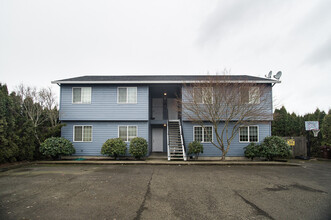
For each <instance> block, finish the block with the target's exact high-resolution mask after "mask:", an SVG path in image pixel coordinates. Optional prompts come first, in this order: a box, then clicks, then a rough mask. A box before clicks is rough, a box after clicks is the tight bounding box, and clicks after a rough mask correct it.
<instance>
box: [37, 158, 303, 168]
mask: <svg viewBox="0 0 331 220" xmlns="http://www.w3.org/2000/svg"><path fill="white" fill-rule="evenodd" d="M36 163H37V164H95V165H199V166H200V165H220V166H230V165H231V166H235V165H240V166H256V165H262V166H301V164H299V163H293V162H278V161H173V160H172V161H168V160H157V159H154V160H60V161H37V162H36Z"/></svg>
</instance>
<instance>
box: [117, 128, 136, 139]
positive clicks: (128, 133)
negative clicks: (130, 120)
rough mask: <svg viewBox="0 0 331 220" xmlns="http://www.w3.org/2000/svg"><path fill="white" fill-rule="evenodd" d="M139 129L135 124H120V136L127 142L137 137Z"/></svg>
mask: <svg viewBox="0 0 331 220" xmlns="http://www.w3.org/2000/svg"><path fill="white" fill-rule="evenodd" d="M137 130H138V129H137V126H135V125H128V126H127V125H125V126H118V137H119V138H121V139H122V140H123V141H126V142H127V141H131V140H132V139H133V138H135V137H137Z"/></svg>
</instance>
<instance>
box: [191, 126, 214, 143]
mask: <svg viewBox="0 0 331 220" xmlns="http://www.w3.org/2000/svg"><path fill="white" fill-rule="evenodd" d="M198 127H199V128H202V141H201V142H200V143H211V141H209V142H205V140H204V139H205V135H204V133H205V132H204V130H205V129H204V127H202V126H200V125H194V126H193V141H195V133H194V130H195V128H198ZM205 127H211V140H212V141H213V140H214V126H212V125H206V126H205Z"/></svg>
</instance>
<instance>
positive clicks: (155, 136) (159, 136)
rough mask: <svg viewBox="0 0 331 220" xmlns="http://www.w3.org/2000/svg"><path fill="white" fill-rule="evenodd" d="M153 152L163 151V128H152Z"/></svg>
mask: <svg viewBox="0 0 331 220" xmlns="http://www.w3.org/2000/svg"><path fill="white" fill-rule="evenodd" d="M152 152H163V128H152Z"/></svg>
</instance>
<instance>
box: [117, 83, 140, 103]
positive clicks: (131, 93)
mask: <svg viewBox="0 0 331 220" xmlns="http://www.w3.org/2000/svg"><path fill="white" fill-rule="evenodd" d="M117 103H120V104H127V103H129V104H132V103H137V87H118V88H117Z"/></svg>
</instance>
